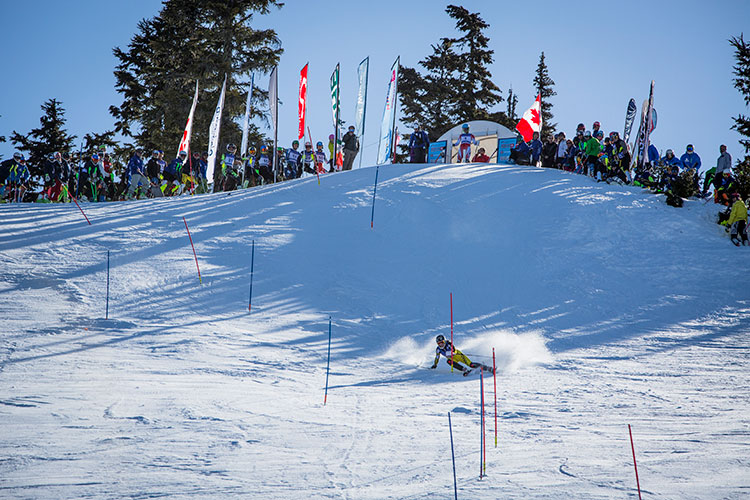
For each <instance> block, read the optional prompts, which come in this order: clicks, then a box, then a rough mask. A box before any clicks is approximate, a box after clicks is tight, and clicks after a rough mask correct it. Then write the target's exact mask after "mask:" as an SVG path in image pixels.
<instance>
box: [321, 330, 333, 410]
mask: <svg viewBox="0 0 750 500" xmlns="http://www.w3.org/2000/svg"><path fill="white" fill-rule="evenodd" d="M330 371H331V317H330V316H328V362H327V363H326V393H325V395H324V396H323V404H326V402H327V401H328V374H329V373H330Z"/></svg>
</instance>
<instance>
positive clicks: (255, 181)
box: [242, 146, 262, 188]
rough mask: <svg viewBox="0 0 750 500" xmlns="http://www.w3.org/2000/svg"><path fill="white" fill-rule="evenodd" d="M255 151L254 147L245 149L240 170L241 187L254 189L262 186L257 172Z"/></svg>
mask: <svg viewBox="0 0 750 500" xmlns="http://www.w3.org/2000/svg"><path fill="white" fill-rule="evenodd" d="M256 154H257V151H256V150H255V146H250V147H248V148H247V152H246V153H245V157H244V164H243V170H242V187H243V188H248V187H255V186H257V185H259V184H262V182H261V181H260V180H259V179H260V172H259V171H258V159H257V158H256Z"/></svg>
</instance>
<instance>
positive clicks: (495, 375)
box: [492, 347, 497, 448]
mask: <svg viewBox="0 0 750 500" xmlns="http://www.w3.org/2000/svg"><path fill="white" fill-rule="evenodd" d="M492 378H493V379H494V381H495V448H497V368H495V348H494V347H493V348H492Z"/></svg>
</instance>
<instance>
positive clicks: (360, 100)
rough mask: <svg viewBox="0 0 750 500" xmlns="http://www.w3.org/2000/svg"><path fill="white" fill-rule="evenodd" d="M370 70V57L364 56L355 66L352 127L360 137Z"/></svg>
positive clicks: (362, 130)
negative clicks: (354, 102)
mask: <svg viewBox="0 0 750 500" xmlns="http://www.w3.org/2000/svg"><path fill="white" fill-rule="evenodd" d="M369 72H370V57H369V56H368V57H366V58H365V59H364V60H363V61H362V62H361V63H359V66H358V67H357V76H358V77H359V90H358V91H357V107H356V108H355V112H354V127H355V128H356V134H357V136H358V137H359V138H360V140H361V139H362V136H363V135H365V114H366V107H367V76H368V74H369Z"/></svg>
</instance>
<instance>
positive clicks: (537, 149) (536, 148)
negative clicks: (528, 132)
mask: <svg viewBox="0 0 750 500" xmlns="http://www.w3.org/2000/svg"><path fill="white" fill-rule="evenodd" d="M472 137H474V136H472ZM531 137H532V139H531V142H530V143H529V148H530V149H531V164H532V165H534V166H535V167H536V166H539V158H540V157H541V156H542V148H543V147H544V146H543V144H542V141H540V140H539V132H534V133H533V134H532V136H531Z"/></svg>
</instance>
